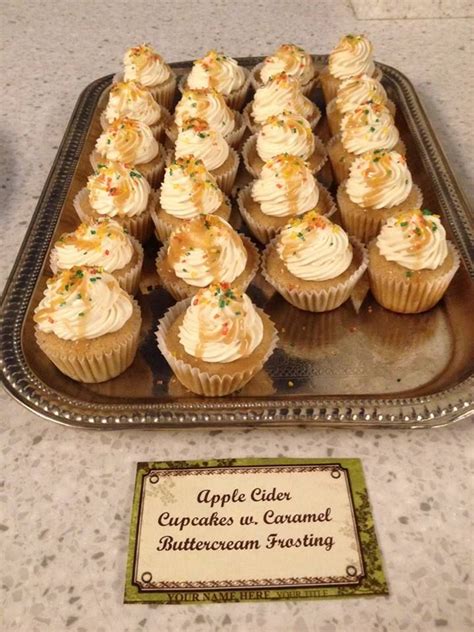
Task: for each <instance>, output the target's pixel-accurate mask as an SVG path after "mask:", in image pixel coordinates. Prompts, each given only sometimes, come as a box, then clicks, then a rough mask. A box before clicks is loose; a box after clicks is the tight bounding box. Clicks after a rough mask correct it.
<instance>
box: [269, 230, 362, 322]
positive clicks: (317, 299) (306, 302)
mask: <svg viewBox="0 0 474 632" xmlns="http://www.w3.org/2000/svg"><path fill="white" fill-rule="evenodd" d="M350 241H351V244H352V246H353V247H354V248H357V249H358V250H359V252H360V253H361V255H362V260H361V263H360V265H359V267H358V268H357V270H355V271H354V272H353V273H352V274H351V276H350V277H349V278H348V279H346V280H345V281H343V282H338V283H336V284H335V285H334V286H332V287H330V288H328V289H315V290H302V289H301V288H299V289H292V288H288V287H286V286H285V285H284V284H283V283H281V282H280V280H279V279H277V278H276V277H274V276H272V275H270V273H269V272H268V269H267V265H266V262H267V256H268V253H269V250H270V248H275V247H276V240H272V241H271V242H270V243H269V244H268V246H267V247H266V249H265V251H264V253H263V255H262V274H263V276H264V277H265V279H266V280H267V281H268V283H270V285H272V286H273V287H274V288H275V290H276V291H277V292H278V293H279V294H281V296H283V298H284V299H285V300H286V301H288V303H291V304H292V305H294V306H295V307H298V308H299V309H303V310H305V311H308V312H328V311H330V310H332V309H336V308H337V307H339V306H340V305H342V304H343V303H345V302H346V301H347V300H348V299H349V298H350V296H351V294H352V291H353V289H354V288H355V286H356V285H357V282H358V281H359V279H360V278H361V277H362V275H363V274H364V272H365V271H366V269H367V265H368V262H369V257H368V253H367V250H366V249H365V247H364V246H363V245H362V244H361V243H360V241H359V240H358V239H356V238H354V237H350Z"/></svg>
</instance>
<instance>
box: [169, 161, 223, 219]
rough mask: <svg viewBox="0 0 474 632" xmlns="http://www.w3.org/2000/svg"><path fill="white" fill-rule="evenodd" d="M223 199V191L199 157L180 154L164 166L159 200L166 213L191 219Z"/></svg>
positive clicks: (217, 205)
mask: <svg viewBox="0 0 474 632" xmlns="http://www.w3.org/2000/svg"><path fill="white" fill-rule="evenodd" d="M223 200H224V194H223V193H222V191H221V190H220V189H219V187H218V186H217V184H216V181H215V180H214V178H213V177H212V176H211V174H210V173H209V172H208V170H207V169H206V167H205V166H204V163H203V161H202V160H200V159H199V158H195V157H194V156H182V157H181V158H177V159H176V160H175V161H174V162H172V163H171V164H170V165H169V167H167V168H166V171H165V177H164V180H163V184H162V185H161V193H160V204H161V207H162V208H163V209H164V210H165V211H166V212H167V213H169V214H170V215H173V216H174V217H178V218H179V219H191V218H193V217H196V215H199V214H200V213H207V214H210V213H214V212H215V211H217V209H218V208H219V207H220V206H221V204H222V202H223Z"/></svg>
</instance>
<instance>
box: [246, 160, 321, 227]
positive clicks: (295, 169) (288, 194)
mask: <svg viewBox="0 0 474 632" xmlns="http://www.w3.org/2000/svg"><path fill="white" fill-rule="evenodd" d="M251 195H252V198H253V199H254V200H255V201H256V202H258V203H259V204H260V209H261V211H262V213H265V215H270V216H272V217H286V216H289V215H301V214H303V213H306V211H310V210H311V209H314V208H315V207H316V206H317V204H318V200H319V189H318V186H317V184H316V180H315V179H314V177H313V174H312V173H311V171H310V170H309V169H308V167H307V165H306V163H305V162H304V160H302V159H301V158H298V157H297V156H291V155H290V154H279V155H278V156H275V157H274V158H272V159H271V160H269V161H268V162H266V163H265V165H264V166H263V168H262V171H261V173H260V177H259V178H258V180H255V182H254V183H253V186H252V191H251Z"/></svg>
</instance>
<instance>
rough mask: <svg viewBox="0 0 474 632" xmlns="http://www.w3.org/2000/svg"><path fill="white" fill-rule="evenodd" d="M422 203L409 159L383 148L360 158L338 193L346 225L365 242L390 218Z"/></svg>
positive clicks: (343, 221)
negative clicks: (408, 162)
mask: <svg viewBox="0 0 474 632" xmlns="http://www.w3.org/2000/svg"><path fill="white" fill-rule="evenodd" d="M422 202H423V196H422V194H421V191H420V189H419V188H418V187H417V186H416V185H414V184H413V181H412V177H411V173H410V170H409V169H408V166H407V162H406V160H405V158H404V157H403V156H402V155H401V154H399V153H398V152H397V151H384V150H383V149H380V150H378V149H376V150H375V151H371V152H367V153H365V154H362V156H359V157H358V158H356V159H355V160H354V162H353V163H352V165H351V169H350V174H349V177H348V179H347V180H344V181H343V182H342V183H341V184H340V185H339V188H338V190H337V203H338V206H339V210H340V212H341V218H342V225H343V226H344V228H345V229H346V230H347V232H348V233H349V234H350V235H354V236H355V237H357V239H360V240H361V241H363V242H365V243H368V242H369V241H371V240H372V239H373V238H374V237H375V236H376V235H377V234H378V232H379V230H380V227H381V226H382V224H383V223H384V222H385V221H386V220H387V219H388V218H389V217H394V216H396V215H398V214H400V213H402V212H403V211H406V210H408V209H411V208H419V207H420V206H421V204H422Z"/></svg>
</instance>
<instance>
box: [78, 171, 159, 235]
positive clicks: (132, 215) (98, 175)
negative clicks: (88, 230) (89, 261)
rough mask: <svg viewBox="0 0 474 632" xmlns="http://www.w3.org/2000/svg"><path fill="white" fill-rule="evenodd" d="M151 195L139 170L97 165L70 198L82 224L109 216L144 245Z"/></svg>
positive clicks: (149, 231) (148, 222) (150, 229)
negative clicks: (85, 183) (72, 198)
mask: <svg viewBox="0 0 474 632" xmlns="http://www.w3.org/2000/svg"><path fill="white" fill-rule="evenodd" d="M154 197H155V196H154V192H153V191H152V189H151V187H150V185H149V183H148V181H147V180H146V179H145V178H144V176H143V175H142V173H141V171H139V170H138V169H137V168H136V167H130V166H129V165H126V164H123V163H120V162H111V161H106V162H104V163H99V164H98V165H97V169H96V170H95V171H94V173H93V174H92V175H91V176H89V179H88V180H87V186H86V187H84V188H83V189H81V190H80V191H79V193H78V194H77V195H76V197H75V199H74V208H75V209H76V213H77V214H78V216H79V219H80V220H81V221H82V222H86V223H90V222H91V221H93V220H95V219H98V218H100V217H113V218H114V219H115V220H116V221H117V222H118V223H119V224H120V225H121V226H122V227H123V228H124V229H125V230H126V231H127V232H128V233H129V234H130V235H131V236H132V237H136V239H138V240H139V241H141V242H145V241H146V240H147V239H148V238H149V237H150V236H151V233H152V230H153V226H152V221H151V210H152V208H153V206H154V203H155V202H154Z"/></svg>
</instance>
